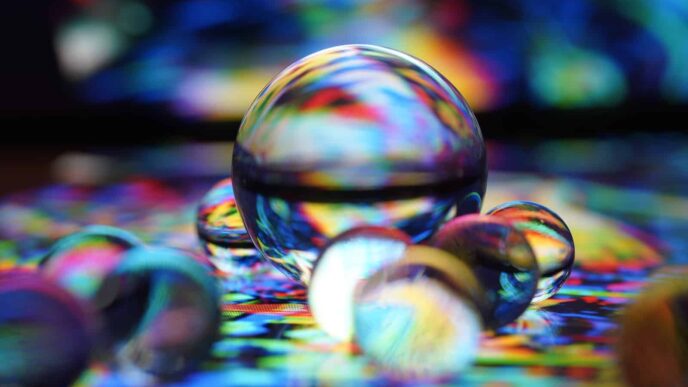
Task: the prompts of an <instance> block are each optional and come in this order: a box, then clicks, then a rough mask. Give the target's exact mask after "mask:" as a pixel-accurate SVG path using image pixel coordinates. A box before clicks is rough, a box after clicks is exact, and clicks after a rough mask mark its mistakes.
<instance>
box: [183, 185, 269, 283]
mask: <svg viewBox="0 0 688 387" xmlns="http://www.w3.org/2000/svg"><path fill="white" fill-rule="evenodd" d="M196 232H197V233H198V239H199V240H200V242H201V246H202V247H203V250H204V251H205V253H206V254H207V255H208V258H209V259H210V261H211V262H212V263H213V265H214V266H215V267H216V268H218V269H219V270H220V271H221V272H223V273H225V274H249V273H257V272H261V271H262V270H263V269H264V268H265V264H266V262H265V260H263V259H262V257H261V255H260V252H259V251H258V250H256V248H255V247H254V246H253V242H251V238H250V237H249V235H248V232H246V227H244V222H243V220H241V215H240V214H239V210H238V209H237V206H236V200H235V198H234V188H233V186H232V179H231V178H226V179H223V180H221V181H219V182H218V183H217V184H215V185H214V186H213V187H212V188H211V189H210V190H209V191H208V193H206V194H205V196H204V197H203V199H201V202H200V204H199V206H198V211H197V216H196Z"/></svg>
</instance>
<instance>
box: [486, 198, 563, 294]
mask: <svg viewBox="0 0 688 387" xmlns="http://www.w3.org/2000/svg"><path fill="white" fill-rule="evenodd" d="M487 214H488V215H493V216H498V217H501V218H504V219H506V220H508V221H510V222H511V223H512V225H513V226H514V227H516V229H518V230H519V231H521V233H523V235H524V236H525V237H526V240H528V242H529V244H530V247H531V248H532V250H533V253H534V254H535V259H536V260H537V262H538V265H539V267H540V281H539V282H538V287H537V291H536V292H535V296H534V297H533V302H539V301H543V300H546V299H548V298H550V297H552V296H553V295H554V294H556V292H557V291H558V290H559V289H560V288H561V287H562V285H564V282H566V279H567V278H568V277H569V275H570V274H571V268H572V267H573V260H574V256H575V247H574V244H573V237H572V236H571V231H570V230H569V228H568V226H567V225H566V223H565V222H564V221H563V220H562V219H561V218H560V217H559V215H557V214H555V213H554V212H553V211H552V210H550V209H549V208H547V207H545V206H543V205H541V204H538V203H533V202H527V201H514V202H508V203H504V204H501V205H499V206H497V207H495V208H493V209H492V210H490V211H488V212H487Z"/></svg>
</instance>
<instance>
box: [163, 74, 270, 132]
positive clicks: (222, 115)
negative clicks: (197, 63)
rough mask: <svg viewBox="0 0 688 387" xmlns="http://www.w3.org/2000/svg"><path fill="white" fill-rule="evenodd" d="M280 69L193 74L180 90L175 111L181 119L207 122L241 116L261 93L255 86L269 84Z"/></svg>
mask: <svg viewBox="0 0 688 387" xmlns="http://www.w3.org/2000/svg"><path fill="white" fill-rule="evenodd" d="M278 71H279V69H277V68H274V69H273V68H267V69H266V68H254V69H247V70H245V71H237V72H232V73H224V72H220V71H196V72H191V73H190V74H189V75H188V76H187V77H186V78H185V79H183V80H182V81H181V83H180V85H179V87H178V88H177V97H176V102H177V105H176V106H175V110H176V111H177V113H178V114H180V115H182V116H187V117H192V118H204V119H208V120H223V119H232V118H235V117H240V116H242V115H243V114H244V113H245V112H246V110H247V109H248V106H249V104H250V103H251V101H252V100H253V98H254V97H255V96H256V94H257V93H258V90H257V89H256V85H264V84H266V83H267V82H268V81H269V80H270V78H271V77H272V76H273V75H274V74H276V73H277V72H278Z"/></svg>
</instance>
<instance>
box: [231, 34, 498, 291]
mask: <svg viewBox="0 0 688 387" xmlns="http://www.w3.org/2000/svg"><path fill="white" fill-rule="evenodd" d="M486 175H487V171H486V159H485V146H484V143H483V139H482V135H481V133H480V128H479V126H478V123H477V121H476V119H475V117H474V116H473V113H472V112H471V110H470V109H469V107H468V105H467V104H466V102H465V100H464V99H463V97H462V96H461V95H460V93H459V92H458V91H457V90H456V89H455V88H454V87H453V86H452V85H451V84H449V82H448V81H447V80H446V79H444V78H443V77H442V76H441V75H440V74H439V73H437V71H435V70H434V69H433V68H431V67H430V66H428V65H427V64H426V63H424V62H422V61H420V60H418V59H416V58H413V57H411V56H409V55H406V54H404V53H401V52H398V51H394V50H390V49H387V48H382V47H376V46H369V45H348V46H338V47H333V48H329V49H326V50H323V51H319V52H317V53H315V54H312V55H310V56H307V57H305V58H303V59H301V60H299V61H297V62H295V63H294V64H292V65H290V66H289V67H287V68H286V69H285V70H283V71H282V72H281V73H280V74H278V75H277V76H276V77H275V78H274V79H273V80H272V82H270V84H268V85H267V86H266V87H265V88H264V89H263V91H262V92H261V93H260V94H259V95H258V97H257V98H256V100H255V101H254V102H253V104H252V105H251V107H250V108H249V110H248V112H247V113H246V115H245V116H244V120H243V122H242V124H241V127H240V129H239V133H238V136H237V141H236V144H235V147H234V155H233V164H232V176H233V179H234V190H235V193H236V200H237V204H238V206H239V210H240V211H241V214H242V217H243V219H244V220H245V223H246V229H247V230H248V232H249V234H250V236H251V238H252V239H253V241H254V242H255V245H256V246H257V247H258V249H260V251H261V252H262V253H263V256H264V257H265V258H267V259H269V260H270V261H272V262H273V263H274V264H275V265H276V266H277V267H278V268H279V269H280V270H282V271H283V272H284V273H285V274H287V275H288V276H290V277H291V278H294V279H296V280H299V281H301V282H303V283H306V284H307V283H308V282H309V278H310V271H311V267H312V263H313V261H314V260H315V259H316V257H317V254H318V250H319V248H321V247H322V246H324V245H325V243H326V242H327V241H328V240H329V239H331V238H333V237H335V236H336V235H338V234H340V233H341V232H343V231H346V230H348V229H350V228H352V227H355V226H359V225H364V224H371V225H378V226H385V227H392V228H397V229H400V230H402V231H404V232H405V233H407V234H408V235H409V236H411V239H412V240H413V241H414V242H418V241H421V240H424V239H426V238H428V237H429V236H430V235H432V233H433V232H434V231H435V230H436V229H437V228H438V227H439V225H440V224H441V223H442V222H443V221H444V219H445V218H446V216H447V213H449V212H450V211H455V212H460V213H464V212H476V211H478V210H479V209H480V204H481V202H482V197H483V195H484V192H485V180H486Z"/></svg>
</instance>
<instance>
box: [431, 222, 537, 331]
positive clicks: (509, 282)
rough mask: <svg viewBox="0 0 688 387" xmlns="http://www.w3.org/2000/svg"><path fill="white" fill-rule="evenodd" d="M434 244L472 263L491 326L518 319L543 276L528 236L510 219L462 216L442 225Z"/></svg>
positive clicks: (489, 325) (434, 238)
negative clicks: (481, 288)
mask: <svg viewBox="0 0 688 387" xmlns="http://www.w3.org/2000/svg"><path fill="white" fill-rule="evenodd" d="M431 245H433V246H435V247H438V248H440V249H442V250H445V251H447V252H449V253H451V254H453V255H455V256H456V257H458V258H459V259H461V260H463V261H464V262H466V263H467V264H468V265H469V266H471V268H472V269H473V271H474V273H475V275H476V276H477V277H478V279H479V281H480V283H481V284H482V287H483V288H484V290H485V297H486V299H487V302H488V305H489V306H488V308H487V309H486V312H485V315H484V320H485V325H486V326H487V327H489V328H498V327H501V326H503V325H506V324H508V323H510V322H512V321H514V320H516V319H517V318H518V317H519V316H520V315H521V314H522V313H523V312H524V311H525V310H526V308H527V307H528V305H529V304H530V302H531V300H532V299H533V296H534V295H535V290H536V288H537V283H538V280H539V278H540V271H539V268H538V264H537V261H536V260H535V256H534V254H533V251H532V250H531V248H530V245H529V244H528V241H527V240H526V238H525V237H524V236H523V234H522V233H521V232H520V231H518V230H517V229H516V228H515V227H513V226H512V225H511V223H510V222H509V221H507V220H505V219H502V218H499V217H495V216H481V215H466V216H462V217H460V218H456V219H454V220H452V221H451V222H449V223H446V224H445V225H444V226H442V228H441V229H440V230H439V231H438V232H437V234H435V235H434V236H433V239H432V241H431Z"/></svg>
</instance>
